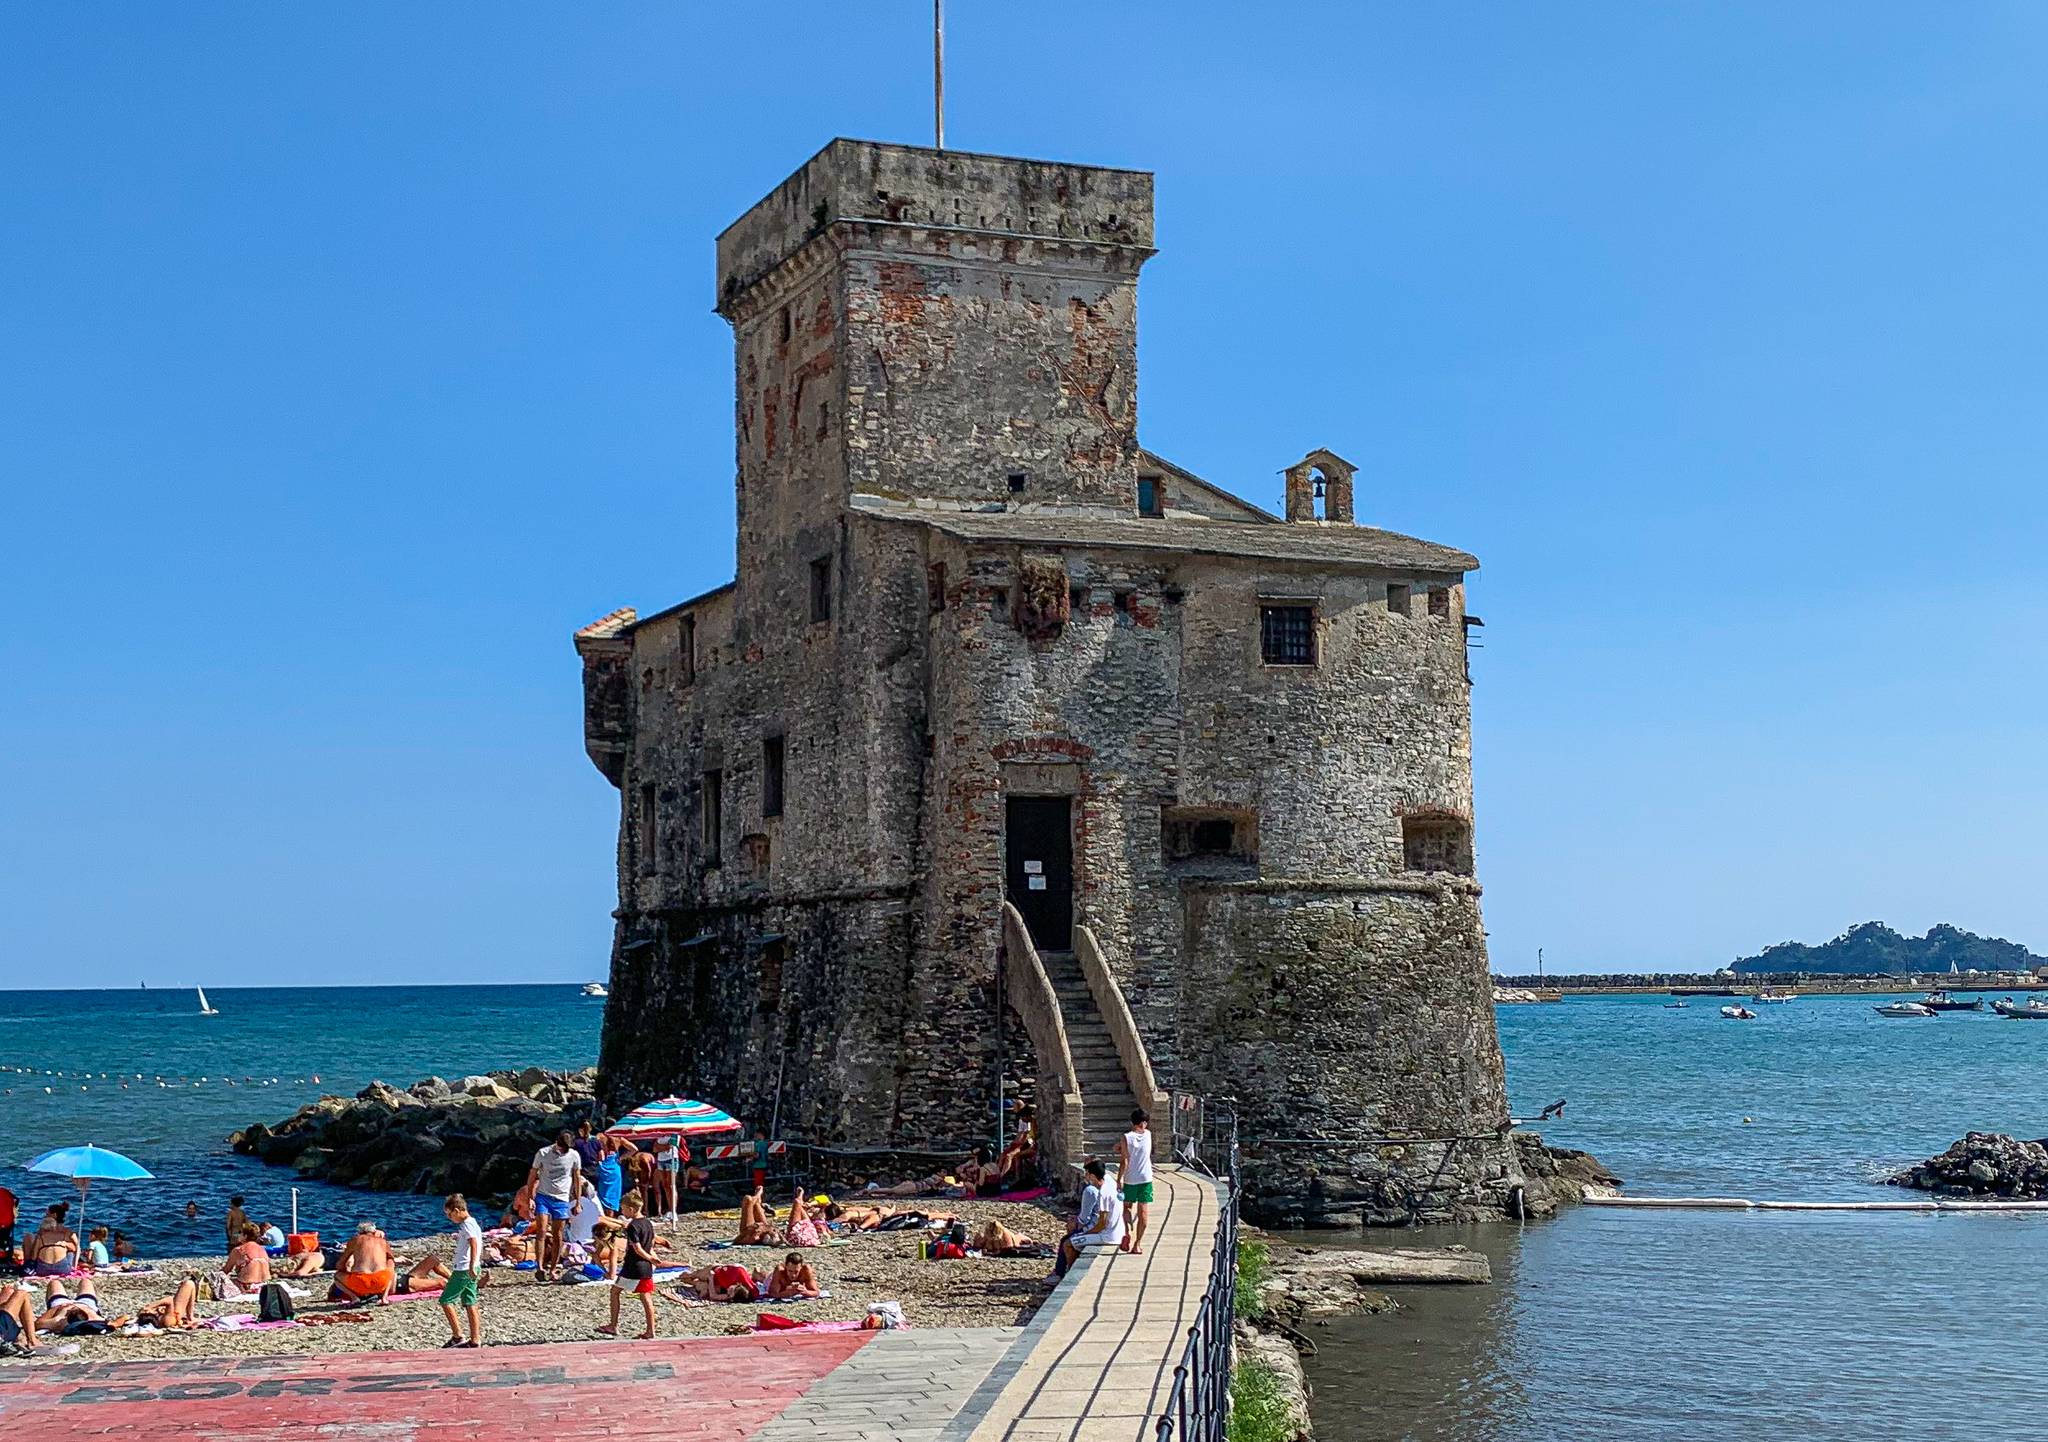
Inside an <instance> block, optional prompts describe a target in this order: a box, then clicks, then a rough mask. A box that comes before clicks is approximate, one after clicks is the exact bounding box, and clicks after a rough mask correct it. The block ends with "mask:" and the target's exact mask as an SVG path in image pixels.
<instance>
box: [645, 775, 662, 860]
mask: <svg viewBox="0 0 2048 1442" xmlns="http://www.w3.org/2000/svg"><path fill="white" fill-rule="evenodd" d="M656 808H657V801H656V797H655V790H654V783H653V782H651V781H650V782H647V783H646V784H645V785H643V786H641V788H640V874H641V875H642V876H652V875H654V873H655V872H656V871H658V870H660V869H661V819H660V813H659V812H658V810H657V809H656Z"/></svg>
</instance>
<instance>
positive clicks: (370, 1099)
mask: <svg viewBox="0 0 2048 1442" xmlns="http://www.w3.org/2000/svg"><path fill="white" fill-rule="evenodd" d="M596 1085H597V1068H595V1067H588V1068H586V1069H584V1070H583V1071H580V1072H556V1071H548V1070H546V1069H545V1068H542V1067H528V1068H527V1069H526V1070H524V1071H517V1072H514V1071H495V1072H489V1073H485V1074H481V1075H477V1076H466V1077H462V1078H460V1079H459V1080H456V1081H446V1080H444V1079H442V1078H441V1077H436V1076H430V1077H424V1078H422V1079H421V1080H419V1081H416V1082H414V1083H413V1084H412V1085H411V1086H409V1087H406V1088H404V1089H403V1090H401V1089H399V1088H398V1087H394V1086H391V1085H389V1084H387V1083H385V1082H381V1081H373V1082H371V1083H370V1084H369V1085H368V1086H366V1087H364V1088H363V1089H362V1090H361V1091H359V1092H357V1093H356V1094H355V1096H354V1097H339V1096H326V1097H322V1098H320V1100H319V1101H317V1102H312V1103H310V1104H308V1105H306V1106H303V1107H300V1108H299V1109H298V1111H296V1112H294V1113H293V1114H292V1115H291V1116H289V1117H287V1118H285V1119H284V1120H283V1121H280V1122H277V1123H274V1124H266V1123H263V1122H254V1123H252V1124H250V1125H249V1126H248V1127H247V1128H245V1129H244V1130H242V1131H239V1132H236V1133H234V1134H233V1135H232V1136H230V1137H229V1138H228V1143H229V1145H231V1146H232V1147H233V1148H234V1149H235V1150H236V1151H237V1152H240V1153H241V1154H242V1155H244V1156H250V1157H255V1158H257V1159H258V1160H260V1161H264V1162H268V1163H270V1164H271V1165H273V1166H288V1167H292V1168H294V1169H295V1170H296V1171H297V1172H298V1173H299V1175H301V1176H305V1177H313V1178H317V1179H319V1180H321V1181H328V1182H335V1183H338V1184H339V1185H342V1186H348V1187H364V1188H367V1189H369V1190H371V1191H378V1192H421V1193H436V1192H468V1193H473V1194H476V1195H479V1196H495V1195H503V1194H506V1193H510V1192H512V1191H514V1190H516V1189H517V1188H518V1187H519V1185H520V1184H521V1183H522V1182H523V1181H524V1180H525V1179H526V1170H527V1166H528V1164H529V1163H530V1162H531V1160H532V1158H533V1154H534V1152H535V1151H537V1150H538V1149H539V1148H540V1147H542V1146H544V1145H546V1143H548V1142H549V1141H551V1140H553V1138H554V1136H555V1134H556V1133H557V1132H559V1131H561V1130H562V1129H563V1128H564V1127H568V1128H574V1127H575V1126H576V1124H577V1123H579V1122H584V1121H593V1120H595V1119H596V1118H597V1116H598V1106H597V1097H596Z"/></svg>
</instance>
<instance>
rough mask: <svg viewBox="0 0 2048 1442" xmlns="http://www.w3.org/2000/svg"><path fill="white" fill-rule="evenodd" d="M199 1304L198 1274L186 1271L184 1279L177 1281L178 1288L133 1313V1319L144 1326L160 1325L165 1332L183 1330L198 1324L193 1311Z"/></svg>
mask: <svg viewBox="0 0 2048 1442" xmlns="http://www.w3.org/2000/svg"><path fill="white" fill-rule="evenodd" d="M198 1305H199V1274H198V1273H197V1272H187V1273H186V1274H185V1280H184V1281H182V1282H180V1283H178V1290H177V1291H175V1292H173V1293H172V1294H171V1295H170V1296H168V1297H165V1298H164V1299H163V1300H162V1301H160V1302H151V1303H150V1304H149V1305H148V1306H146V1307H144V1308H143V1309H142V1310H141V1311H139V1312H137V1313H136V1314H135V1320H136V1321H138V1322H141V1323H143V1324H144V1325H146V1326H151V1327H161V1328H163V1330H164V1331H166V1332H178V1331H183V1330H184V1329H185V1328H187V1327H193V1326H197V1325H198V1318H196V1317H194V1316H193V1315H192V1314H193V1311H194V1309H195V1308H197V1307H198Z"/></svg>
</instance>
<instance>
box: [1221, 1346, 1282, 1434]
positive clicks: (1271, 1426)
mask: <svg viewBox="0 0 2048 1442" xmlns="http://www.w3.org/2000/svg"><path fill="white" fill-rule="evenodd" d="M1226 1435H1227V1436H1228V1437H1229V1439H1230V1442H1294V1438H1295V1430H1294V1422H1293V1419H1292V1418H1290V1417H1289V1416H1288V1415H1287V1399H1286V1398H1285V1397H1284V1396H1282V1395H1281V1392H1280V1374H1279V1373H1278V1372H1275V1371H1274V1370H1273V1369H1272V1368H1271V1367H1268V1366H1267V1365H1266V1364H1265V1363H1264V1362H1261V1361H1258V1360H1256V1359H1254V1358H1249V1357H1248V1358H1245V1359H1243V1360H1241V1361H1240V1362H1239V1363H1238V1364H1237V1366H1236V1368H1234V1369H1233V1370H1232V1372H1231V1374H1230V1427H1229V1430H1228V1432H1227V1434H1226Z"/></svg>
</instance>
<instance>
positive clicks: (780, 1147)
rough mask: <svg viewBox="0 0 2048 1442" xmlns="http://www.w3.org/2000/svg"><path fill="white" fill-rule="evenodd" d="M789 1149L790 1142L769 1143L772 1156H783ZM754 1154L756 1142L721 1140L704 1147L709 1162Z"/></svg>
mask: <svg viewBox="0 0 2048 1442" xmlns="http://www.w3.org/2000/svg"><path fill="white" fill-rule="evenodd" d="M788 1151H789V1143H788V1142H770V1143H768V1155H769V1156H771V1157H779V1156H783V1155H785V1154H786V1153H787V1152H788ZM753 1154H754V1144H753V1143H752V1142H720V1143H719V1144H718V1145H717V1146H715V1147H706V1148H704V1160H706V1161H708V1162H728V1161H731V1160H732V1159H733V1158H734V1157H737V1156H752V1155H753Z"/></svg>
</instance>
